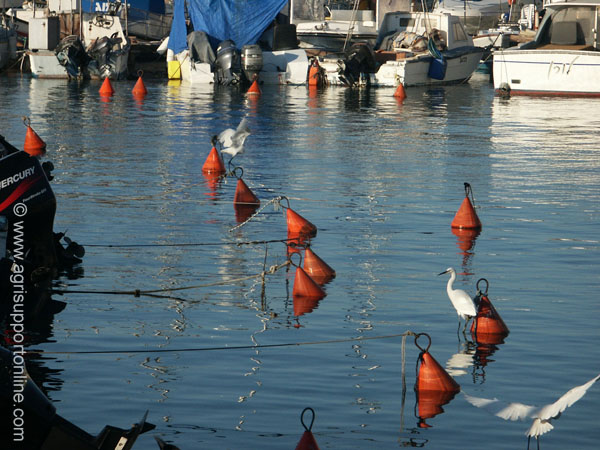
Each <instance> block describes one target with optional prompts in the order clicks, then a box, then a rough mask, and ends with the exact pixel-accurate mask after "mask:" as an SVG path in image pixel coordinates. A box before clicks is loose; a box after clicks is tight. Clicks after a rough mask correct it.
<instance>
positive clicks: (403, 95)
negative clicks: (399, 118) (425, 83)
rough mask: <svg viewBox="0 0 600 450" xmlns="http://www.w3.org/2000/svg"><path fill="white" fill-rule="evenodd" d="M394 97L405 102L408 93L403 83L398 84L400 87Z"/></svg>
mask: <svg viewBox="0 0 600 450" xmlns="http://www.w3.org/2000/svg"><path fill="white" fill-rule="evenodd" d="M394 97H396V98H397V99H398V100H404V99H405V98H406V92H405V91H404V85H403V84H402V83H400V84H398V87H397V88H396V91H395V92H394Z"/></svg>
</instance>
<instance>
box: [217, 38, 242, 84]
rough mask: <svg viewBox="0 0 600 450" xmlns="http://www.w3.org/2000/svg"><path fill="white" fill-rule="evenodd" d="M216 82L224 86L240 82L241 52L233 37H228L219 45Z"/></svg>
mask: <svg viewBox="0 0 600 450" xmlns="http://www.w3.org/2000/svg"><path fill="white" fill-rule="evenodd" d="M215 68H216V70H215V77H216V79H215V82H216V83H217V84H222V85H224V86H229V85H231V84H238V83H239V82H240V72H241V67H240V54H239V52H238V50H237V48H236V47H235V43H234V42H233V41H232V40H231V39H227V40H225V41H223V42H221V43H220V44H219V46H218V47H217V61H216V67H215Z"/></svg>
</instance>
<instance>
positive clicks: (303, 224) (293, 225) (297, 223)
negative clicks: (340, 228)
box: [286, 208, 317, 237]
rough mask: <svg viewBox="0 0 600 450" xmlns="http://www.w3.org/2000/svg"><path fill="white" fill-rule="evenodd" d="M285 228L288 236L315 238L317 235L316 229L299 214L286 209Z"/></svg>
mask: <svg viewBox="0 0 600 450" xmlns="http://www.w3.org/2000/svg"><path fill="white" fill-rule="evenodd" d="M286 218H287V226H288V234H289V233H292V234H300V235H304V236H310V237H315V236H316V235H317V227H316V226H314V225H313V224H312V223H310V222H309V221H308V220H306V219H305V218H304V217H302V216H301V215H300V214H298V213H297V212H295V211H294V210H292V208H288V209H287V214H286Z"/></svg>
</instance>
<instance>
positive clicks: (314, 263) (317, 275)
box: [304, 247, 335, 284]
mask: <svg viewBox="0 0 600 450" xmlns="http://www.w3.org/2000/svg"><path fill="white" fill-rule="evenodd" d="M304 271H305V272H306V273H307V274H308V275H309V276H310V277H311V278H312V279H313V280H314V281H315V282H317V283H318V284H325V283H327V282H328V281H329V280H331V279H333V278H335V270H333V269H332V268H331V267H330V266H329V265H328V264H327V263H326V262H325V261H323V260H322V259H321V258H319V256H318V255H317V254H316V253H315V252H313V251H312V250H311V249H310V248H309V247H306V249H305V250H304Z"/></svg>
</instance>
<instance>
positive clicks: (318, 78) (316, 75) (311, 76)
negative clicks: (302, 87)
mask: <svg viewBox="0 0 600 450" xmlns="http://www.w3.org/2000/svg"><path fill="white" fill-rule="evenodd" d="M322 79H323V77H322V75H321V67H320V66H319V61H318V60H317V58H313V60H312V62H311V63H310V68H309V69H308V85H309V86H321V85H322V84H323V81H322Z"/></svg>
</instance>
